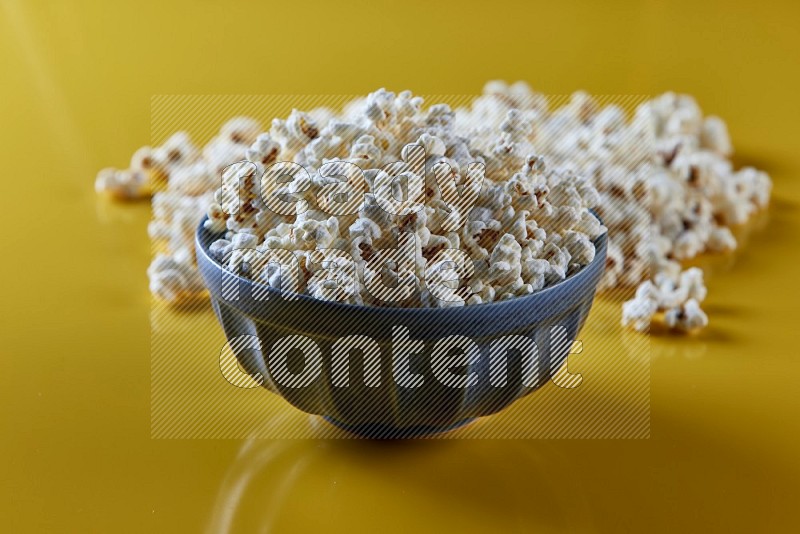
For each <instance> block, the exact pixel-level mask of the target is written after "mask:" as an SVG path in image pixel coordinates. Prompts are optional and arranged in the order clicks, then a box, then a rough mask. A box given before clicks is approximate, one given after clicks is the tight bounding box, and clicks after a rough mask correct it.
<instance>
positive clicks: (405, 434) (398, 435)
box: [322, 415, 475, 439]
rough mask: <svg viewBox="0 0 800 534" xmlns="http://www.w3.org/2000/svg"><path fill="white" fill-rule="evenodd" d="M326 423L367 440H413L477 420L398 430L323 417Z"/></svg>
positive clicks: (389, 426) (469, 419)
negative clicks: (352, 423) (353, 423)
mask: <svg viewBox="0 0 800 534" xmlns="http://www.w3.org/2000/svg"><path fill="white" fill-rule="evenodd" d="M322 418H323V419H324V420H325V421H327V422H328V423H330V424H332V425H333V426H335V427H337V428H341V429H342V430H344V431H346V432H349V433H350V434H354V435H356V436H358V437H361V438H367V439H411V438H421V437H427V436H431V435H433V434H440V433H442V432H448V431H450V430H455V429H456V428H460V427H462V426H464V425H466V424H467V423H470V422H472V421H474V420H475V418H474V417H468V418H466V419H462V420H461V421H458V422H456V423H453V424H452V425H445V426H426V425H421V426H411V427H406V428H398V427H394V426H391V425H381V424H375V423H367V424H360V425H351V424H349V423H342V422H341V421H337V420H336V419H334V418H333V417H328V416H327V415H325V416H323V417H322Z"/></svg>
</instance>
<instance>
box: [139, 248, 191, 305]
mask: <svg viewBox="0 0 800 534" xmlns="http://www.w3.org/2000/svg"><path fill="white" fill-rule="evenodd" d="M147 275H148V276H149V277H150V291H151V292H152V293H153V294H155V295H157V296H159V297H161V298H162V299H164V300H166V301H168V302H172V303H178V304H185V303H186V302H190V301H192V300H193V299H196V298H198V297H199V295H200V294H201V293H203V292H204V291H205V286H204V285H203V280H202V278H201V277H200V273H199V272H198V271H197V269H196V267H195V266H194V265H193V264H192V261H191V259H190V257H188V256H187V254H185V253H184V254H178V255H175V256H168V255H165V254H159V255H157V256H156V257H155V259H154V260H153V262H152V263H151V264H150V267H148V269H147Z"/></svg>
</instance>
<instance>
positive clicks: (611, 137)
mask: <svg viewBox="0 0 800 534" xmlns="http://www.w3.org/2000/svg"><path fill="white" fill-rule="evenodd" d="M408 145H410V146H408ZM414 146H421V147H423V148H424V150H425V160H424V163H423V169H424V170H422V171H420V169H417V168H414V167H413V166H412V164H411V161H410V160H409V152H408V151H409V150H413V149H412V148H411V147H414ZM730 153H731V144H730V140H729V138H728V134H727V129H726V126H725V123H724V122H722V121H721V120H720V119H719V118H716V117H704V116H703V114H702V112H701V111H700V109H699V107H698V106H697V104H696V103H695V101H694V100H693V99H692V98H691V97H688V96H683V95H675V94H671V93H667V94H665V95H662V96H660V97H658V98H656V99H654V100H650V101H648V102H645V103H644V104H642V105H640V106H639V107H638V108H637V110H636V113H635V115H634V116H633V117H632V118H631V119H630V120H629V119H628V118H627V116H626V114H625V111H624V110H623V109H622V108H620V107H618V106H614V105H608V106H601V105H600V104H599V103H598V102H597V101H596V100H594V99H593V98H591V97H590V96H588V95H587V94H585V93H580V92H579V93H575V94H574V95H573V96H572V98H571V100H570V102H569V103H568V104H566V105H564V106H561V107H558V108H556V109H554V110H551V109H549V103H548V99H547V98H546V97H545V96H544V95H541V94H537V93H534V92H533V91H531V90H530V88H529V87H528V86H527V85H525V84H523V83H515V84H513V85H510V86H509V85H506V84H505V83H502V82H490V83H489V84H487V86H486V87H485V89H484V94H483V95H482V96H480V97H478V98H477V99H476V100H475V101H474V102H473V103H472V105H471V106H470V107H468V108H460V109H456V110H452V109H451V108H450V107H448V106H447V105H445V104H435V105H432V106H429V107H427V109H424V108H423V101H422V99H421V98H419V97H414V96H413V95H412V94H411V93H410V92H402V93H399V94H394V93H391V92H388V91H385V90H379V91H377V92H375V93H372V94H370V95H369V96H367V97H366V98H361V99H356V100H355V101H353V102H351V103H350V104H348V105H347V106H345V109H344V110H343V111H342V112H341V113H340V114H337V113H335V112H333V111H332V110H329V109H325V108H320V109H315V110H312V111H310V112H308V113H303V112H300V111H293V112H292V114H291V115H290V116H289V117H288V118H287V119H285V120H280V119H276V120H274V121H273V123H272V126H271V128H270V129H269V132H268V133H262V129H261V126H260V124H259V123H258V122H257V121H254V120H253V119H248V118H236V119H233V120H231V121H229V122H228V123H226V124H225V125H223V127H222V129H221V131H220V133H219V135H218V136H217V137H215V138H214V139H213V140H212V141H211V142H210V143H209V144H208V145H206V146H205V147H204V148H203V150H202V151H200V150H198V149H197V148H196V147H194V145H192V143H191V141H190V139H189V138H188V135H187V134H185V133H178V134H175V135H174V136H173V137H171V138H170V139H169V140H168V141H167V142H166V143H164V145H163V146H161V147H157V148H153V149H151V148H143V149H140V150H139V151H137V153H136V154H135V155H134V157H133V159H132V161H131V166H130V168H129V169H127V170H115V169H106V170H104V171H101V172H100V174H99V175H98V179H97V183H96V186H97V190H98V192H102V193H106V194H109V195H110V196H112V197H114V198H120V199H131V198H139V197H146V196H148V195H150V194H153V212H154V220H153V222H152V223H151V225H150V228H149V232H150V235H151V237H152V238H153V239H154V240H159V241H160V242H162V243H164V247H165V252H164V253H162V254H159V255H157V256H156V258H155V259H154V261H153V264H152V265H151V267H150V269H149V271H148V272H149V275H150V281H151V290H152V291H153V293H155V294H157V295H158V296H160V297H162V298H164V299H166V300H168V301H170V302H175V303H181V302H186V301H189V300H192V299H195V298H198V297H199V296H201V295H202V293H203V289H202V283H201V281H200V278H199V275H198V273H197V269H196V266H195V265H194V260H193V257H194V255H193V252H192V246H193V234H194V229H195V225H196V224H197V222H198V221H199V220H200V218H201V217H202V215H203V213H206V212H207V213H208V216H209V220H208V222H207V224H208V227H209V229H210V230H212V231H218V232H220V233H223V232H224V236H223V238H222V239H220V240H219V241H217V242H216V243H214V244H213V245H212V247H211V253H212V254H214V255H215V256H216V257H217V258H218V260H219V261H221V262H223V263H225V264H226V265H227V266H228V268H231V269H239V268H240V266H241V265H242V264H247V265H256V262H255V261H254V259H255V258H254V254H256V253H257V252H264V251H273V252H274V251H276V250H289V251H291V252H292V253H293V254H294V255H295V256H296V257H297V258H298V260H299V263H300V267H301V269H300V273H299V277H300V278H301V279H302V280H299V281H298V280H292V281H291V282H292V283H295V282H303V283H305V287H306V292H307V293H309V294H311V295H313V296H314V297H317V298H322V299H336V300H344V301H346V302H351V303H359V304H372V305H377V304H378V303H377V302H376V301H375V299H373V298H372V296H371V294H370V291H368V290H367V287H368V286H369V285H370V281H371V280H372V281H374V280H375V279H376V278H379V277H380V276H382V274H381V273H380V272H373V271H371V270H370V268H369V262H368V260H369V258H370V257H372V256H374V255H375V254H377V253H378V251H379V250H381V249H388V248H394V247H397V246H398V245H397V244H398V243H399V241H400V239H399V237H400V236H401V235H404V234H402V233H401V232H411V233H413V235H414V236H415V240H414V246H415V247H416V251H415V252H416V254H415V258H416V265H415V266H413V267H412V268H410V269H402V268H400V267H398V268H397V269H396V270H395V272H392V273H391V276H392V277H394V278H395V279H397V280H400V279H403V280H408V279H413V280H412V282H413V284H414V285H415V287H416V289H417V291H416V294H415V297H414V299H411V300H409V301H406V302H404V303H403V305H406V306H445V305H446V306H451V305H465V304H478V303H482V302H492V301H495V300H499V299H506V298H513V297H515V296H518V295H524V294H528V293H532V292H535V291H538V290H540V289H542V288H544V287H546V286H548V285H551V284H554V283H557V282H558V281H560V280H563V279H564V278H565V277H567V276H569V275H571V274H573V273H575V272H577V271H578V270H580V269H581V268H582V267H584V266H585V265H587V264H588V263H590V262H591V261H592V260H593V259H594V254H595V250H594V246H593V244H592V239H594V238H595V237H597V236H598V235H600V234H601V233H603V232H605V231H606V227H604V226H602V225H601V224H600V223H599V221H598V220H597V219H596V218H595V217H594V216H592V215H591V213H589V209H590V208H594V209H595V211H596V212H597V213H598V214H599V215H600V216H601V218H602V219H603V222H604V224H605V225H606V226H607V228H608V232H609V247H608V257H607V266H606V275H605V278H604V280H603V282H602V287H603V288H605V289H609V288H617V287H624V286H636V285H638V286H639V287H638V289H637V290H636V293H635V297H634V298H633V299H632V300H630V301H628V302H626V303H625V304H624V305H623V310H622V313H623V317H622V323H623V325H625V326H628V327H631V328H634V329H636V330H640V331H646V330H647V329H648V328H649V326H650V323H651V322H652V321H653V320H660V321H661V322H663V323H664V324H665V325H666V326H667V327H668V328H670V329H675V330H685V331H690V330H695V329H697V328H701V327H703V326H705V325H706V324H707V317H706V316H705V314H704V313H703V311H702V310H701V309H700V306H699V303H700V302H701V301H702V300H703V299H704V297H705V294H706V290H705V286H704V284H703V276H702V271H701V270H699V269H697V268H693V269H688V270H686V271H683V272H682V267H681V262H682V261H684V260H688V259H690V258H692V257H694V256H696V255H698V254H700V253H703V252H706V251H710V252H718V251H727V250H732V249H734V248H735V247H736V240H735V238H734V237H733V234H732V233H731V231H730V227H731V226H732V225H737V224H741V223H744V222H746V221H747V219H748V218H749V217H750V216H751V215H752V214H753V213H754V212H755V211H757V210H759V209H761V208H763V207H765V206H766V205H767V203H768V201H769V195H770V189H771V182H770V180H769V178H768V176H767V175H766V174H764V173H762V172H760V171H757V170H755V169H752V168H745V169H741V170H738V171H736V170H734V169H733V167H732V165H731V163H730V161H729V160H728V156H729V155H730ZM242 160H248V161H249V162H252V163H249V164H237V165H231V164H233V163H235V162H239V161H242ZM401 160H402V161H401ZM275 162H291V163H288V164H284V165H285V166H284V167H283V168H282V173H281V174H284V175H285V174H291V175H292V178H293V179H292V180H291V181H290V182H288V183H281V181H280V180H277V181H276V180H271V181H269V183H272V184H274V185H273V186H272V189H270V190H269V191H266V190H265V191H261V181H260V178H261V175H262V173H263V172H264V171H265V169H268V168H272V167H271V166H272V165H273V163H275ZM348 162H349V163H355V164H356V165H358V167H360V168H361V169H362V170H363V171H364V173H363V178H364V180H365V181H366V184H363V185H364V189H365V190H366V191H367V192H368V193H367V195H365V197H364V199H365V202H364V203H363V205H362V206H361V207H360V209H358V211H357V212H355V213H352V214H346V215H331V214H329V213H327V212H328V211H330V210H327V209H323V208H325V206H321V205H320V202H321V200H320V199H324V198H325V196H324V195H322V196H320V194H319V193H320V192H321V191H323V190H326V189H327V188H330V187H331V186H332V184H335V182H336V181H337V178H335V177H334V176H335V175H334V174H330V173H320V169H322V168H323V167H324V166H326V165H328V166H330V165H334V166H335V165H341V166H342V167H341V168H342V169H344V168H345V167H344V164H345V163H348ZM397 162H400V163H397ZM474 162H479V163H480V164H482V165H483V169H484V171H485V177H484V178H483V180H482V183H481V184H480V190H479V192H478V191H477V190H476V191H475V195H476V198H474V207H472V208H471V209H470V210H464V209H463V207H462V206H461V205H456V204H455V201H454V198H455V196H454V193H453V192H454V191H455V190H456V188H458V189H459V190H462V191H463V192H462V193H458V195H461V196H462V198H463V197H467V196H469V194H468V189H469V187H470V184H472V183H475V182H476V181H474V180H473V178H474V176H472V173H474V172H475V171H476V167H475V166H474ZM302 169H305V170H307V174H306V173H304V172H301V171H302ZM323 174H324V176H323ZM339 174H340V175H342V174H344V172H340V173H339ZM390 175H391V176H390ZM397 175H400V176H403V177H404V178H405V180H406V181H407V184H408V187H407V189H408V193H407V197H408V199H405V200H402V201H399V199H400V197H402V192H399V194H396V195H395V197H396V198H397V199H398V203H397V204H398V205H397V206H394V207H395V208H398V209H394V210H389V211H390V212H393V213H396V215H392V214H391V213H390V212H387V211H386V210H385V206H384V205H382V199H383V198H386V195H379V194H378V195H376V194H375V193H376V192H379V191H381V190H384V191H385V188H390V189H391V188H396V187H397V185H396V184H397V181H393V178H394V176H397ZM431 176H435V177H436V179H431V178H430V177H431ZM276 177H277V175H276ZM354 179H355V178H354ZM220 181H222V185H223V187H222V188H220V189H218V190H216V191H215V188H217V187H219V185H220ZM382 188H383V189H382ZM415 188H419V189H420V198H421V204H422V206H423V207H422V209H413V208H412V206H414V205H415V204H414V203H413V202H411V199H412V198H413V197H414V196H415V195H414V194H413V193H412V191H414V190H415ZM262 193H263V194H262ZM272 194H277V195H278V196H281V197H282V198H290V197H291V198H293V199H295V200H299V201H300V202H298V203H297V206H298V209H297V210H296V211H294V212H287V211H285V210H283V211H281V210H276V209H275V206H274V205H272V204H268V202H269V197H270V196H271V195H272ZM390 196H391V195H390ZM458 208H462V212H460V211H459V209H458ZM459 223H462V224H459ZM321 249H337V250H341V251H342V257H343V258H344V257H348V258H349V257H351V255H352V258H355V260H356V269H357V271H358V273H357V274H358V276H355V273H347V272H346V271H345V270H343V269H331V268H324V269H323V268H321V255H320V251H321ZM452 250H461V251H464V252H466V253H467V255H468V256H469V258H470V259H471V260H472V261H471V262H468V263H467V264H466V265H465V264H461V265H459V266H458V271H459V274H460V275H462V276H465V277H466V276H468V277H469V279H468V283H465V284H461V286H460V287H459V286H458V285H457V284H456V285H451V286H447V285H446V284H445V286H442V285H439V288H440V289H441V287H449V289H447V290H446V291H445V293H446V294H444V295H440V294H436V295H432V294H431V293H430V291H429V290H428V288H427V284H425V281H424V280H421V279H420V278H419V276H418V273H419V272H428V273H433V275H432V276H433V277H434V278H435V277H436V276H439V275H437V274H436V273H438V272H440V271H439V270H438V269H437V268H440V269H441V270H442V271H443V270H444V267H445V264H448V265H451V262H452V261H453V260H456V258H454V257H451V256H449V255H448V251H452ZM341 265H344V262H342V264H341ZM248 275H249V276H252V277H253V278H257V279H260V280H263V281H265V282H267V283H270V284H271V285H273V286H276V285H281V282H283V283H284V284H285V283H286V280H283V281H280V280H278V276H277V275H278V273H277V272H276V269H275V268H274V265H273V266H267V267H264V268H263V269H256V270H254V271H253V270H251V271H250V272H249V273H248ZM442 276H443V275H442ZM352 280H356V282H355V283H350V282H351V281H352ZM344 282H347V283H344ZM292 287H294V286H292Z"/></svg>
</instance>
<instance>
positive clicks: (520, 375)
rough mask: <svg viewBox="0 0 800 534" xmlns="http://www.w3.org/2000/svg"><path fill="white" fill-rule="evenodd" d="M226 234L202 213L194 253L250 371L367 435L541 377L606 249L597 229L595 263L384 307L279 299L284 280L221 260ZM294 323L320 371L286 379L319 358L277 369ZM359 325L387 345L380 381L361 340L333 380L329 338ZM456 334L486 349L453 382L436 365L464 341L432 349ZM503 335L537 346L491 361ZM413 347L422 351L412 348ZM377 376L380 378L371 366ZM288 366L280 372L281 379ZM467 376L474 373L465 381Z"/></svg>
mask: <svg viewBox="0 0 800 534" xmlns="http://www.w3.org/2000/svg"><path fill="white" fill-rule="evenodd" d="M219 237H220V236H219V235H218V234H213V233H210V232H208V231H207V230H206V229H205V228H204V227H203V224H202V223H201V224H200V226H199V227H198V229H197V235H196V249H197V262H198V265H199V268H200V272H201V274H202V276H203V279H204V281H205V284H206V286H207V287H208V290H209V292H210V295H211V304H212V306H213V308H214V312H215V313H216V315H217V318H218V319H219V322H220V323H221V324H222V327H223V329H224V330H225V335H226V336H227V338H228V340H229V341H230V342H231V343H230V344H231V346H232V347H233V349H234V352H235V353H236V356H237V358H238V360H239V363H240V364H241V366H242V367H243V368H244V369H245V370H246V371H247V372H249V373H251V374H253V375H254V376H255V375H256V374H258V375H260V377H261V378H262V379H263V385H264V386H265V387H266V388H267V389H269V390H270V391H272V392H274V393H277V394H279V395H281V396H283V397H284V398H285V399H286V400H287V401H288V402H289V403H291V404H292V405H294V406H296V407H297V408H299V409H300V410H303V411H305V412H308V413H311V414H319V415H323V416H325V418H326V419H327V420H328V421H330V422H332V423H334V424H335V425H337V426H339V427H342V428H344V429H346V430H348V431H350V432H352V433H356V434H359V435H362V436H366V437H371V438H399V437H409V436H415V435H423V434H429V433H434V432H440V431H443V430H448V429H451V428H455V427H457V426H459V425H461V424H464V423H465V422H467V421H469V420H471V419H473V418H475V417H480V416H485V415H489V414H492V413H496V412H498V411H500V410H502V409H503V408H505V407H506V406H508V405H510V404H511V403H513V402H514V401H515V400H517V399H519V398H521V397H523V396H525V395H527V394H529V393H531V392H533V391H535V390H537V389H538V388H540V387H541V386H543V385H544V384H546V383H547V381H549V380H550V378H551V377H552V376H553V375H554V374H555V372H556V371H557V370H558V369H559V368H560V367H561V366H562V365H563V363H564V362H565V361H566V357H567V354H568V352H569V349H570V347H571V345H572V342H573V341H574V340H575V337H576V335H577V334H578V331H579V330H580V328H581V326H583V323H584V321H585V320H586V316H587V315H588V314H589V310H590V309H591V307H592V302H593V300H594V295H595V289H596V287H597V284H598V282H599V281H600V278H601V276H602V274H603V270H604V267H605V260H606V236H605V235H603V236H601V237H599V238H597V240H596V241H595V246H596V249H597V253H596V255H595V259H594V261H593V262H592V263H591V264H589V265H588V266H586V267H585V268H583V269H582V270H580V271H579V272H578V273H576V274H574V275H573V276H570V277H569V278H567V279H566V280H564V281H563V282H560V283H558V284H556V285H554V286H551V287H549V288H547V289H544V290H542V291H539V292H538V293H533V294H531V295H528V296H524V297H518V298H515V299H510V300H505V301H499V302H494V303H489V304H480V305H474V306H465V307H459V308H387V307H373V306H357V305H352V304H344V303H338V302H329V301H323V300H318V299H315V298H312V297H309V296H306V295H297V296H295V298H294V299H293V300H287V299H284V298H282V297H281V296H280V294H279V292H277V291H273V290H272V289H271V288H269V287H266V286H264V285H262V284H259V283H256V282H253V281H251V280H248V279H246V278H243V277H241V276H238V275H237V274H234V273H232V272H230V271H228V270H226V269H225V268H223V267H222V266H221V265H220V264H219V263H217V261H215V260H214V259H213V258H212V257H211V256H210V255H209V252H208V247H209V245H210V244H211V243H213V242H214V241H215V240H216V239H218V238H219ZM231 288H235V290H236V294H237V298H236V299H232V298H230V295H231V292H230V291H231ZM265 296H266V297H267V298H266V299H265V298H264V297H265ZM559 327H560V328H559ZM393 328H394V329H395V332H398V331H402V330H401V329H402V328H405V329H406V332H407V334H408V336H409V338H410V339H412V340H420V341H422V342H424V348H421V347H420V344H417V346H416V347H414V348H413V349H408V350H406V351H405V352H404V351H403V350H402V345H401V344H400V342H399V339H397V338H396V339H395V340H394V343H393V341H392V336H393ZM298 335H301V336H305V337H306V338H308V339H310V340H312V341H313V342H314V343H316V345H317V347H318V348H319V351H318V352H317V353H316V356H314V358H316V361H317V363H319V364H320V365H321V367H320V368H318V374H317V375H316V379H315V380H314V381H313V382H310V383H304V385H303V386H302V387H298V383H287V381H286V380H285V377H286V376H288V375H286V373H287V372H289V373H297V375H295V376H300V375H302V374H303V373H304V372H305V371H306V370H308V368H306V367H305V366H306V365H312V366H313V362H312V363H311V364H309V361H312V360H313V359H312V360H309V359H307V356H306V355H305V354H304V353H303V352H302V350H282V351H280V352H281V354H282V358H281V363H280V366H281V367H280V368H279V369H280V371H279V372H277V373H276V367H275V366H276V365H278V363H276V361H277V360H278V358H270V354H275V353H276V352H275V351H274V350H273V349H274V348H276V347H279V346H283V347H285V346H286V345H285V344H283V345H281V343H279V344H278V345H276V344H275V343H276V341H278V340H281V338H286V336H298ZM353 335H361V336H367V337H368V338H370V339H371V340H374V341H375V342H376V343H377V347H379V348H380V352H379V362H380V376H379V379H378V380H379V385H377V386H376V384H375V382H374V381H373V382H372V383H369V385H367V383H366V382H368V380H367V379H366V377H365V372H364V371H365V367H367V365H366V364H365V362H367V361H370V360H369V359H368V358H367V357H365V355H364V354H363V353H362V352H361V351H359V350H352V351H350V354H349V360H347V361H349V367H348V368H347V371H349V373H345V374H346V376H349V380H348V385H347V386H346V387H343V386H342V382H341V381H337V380H341V377H342V369H341V366H340V365H337V366H334V365H333V362H334V361H340V360H336V359H334V358H333V357H332V355H331V354H332V352H331V351H332V347H333V344H334V343H335V342H336V341H337V340H339V339H341V338H344V337H346V336H353ZM241 336H256V337H257V338H258V340H259V341H260V347H261V350H251V349H241V350H237V347H240V346H244V345H242V344H241V343H233V340H235V339H242V338H241ZM449 336H464V337H466V338H469V340H472V342H474V343H475V344H476V345H477V347H478V348H479V349H480V353H479V354H477V353H475V352H474V347H475V345H470V346H472V347H473V355H474V357H473V358H471V359H470V361H469V363H468V364H466V365H462V366H461V367H454V368H452V369H451V371H452V372H453V374H452V375H448V376H450V377H457V376H459V373H460V375H461V376H462V377H463V378H462V379H461V380H459V379H458V378H452V380H455V381H456V382H458V385H457V386H456V387H454V382H453V381H451V379H446V380H440V378H441V377H442V374H441V373H442V366H441V365H440V366H438V367H436V368H432V364H433V363H435V362H439V363H440V364H441V363H442V358H444V357H445V356H446V355H448V354H458V353H459V352H460V351H458V350H449V351H448V350H438V351H436V348H438V349H443V348H444V347H445V345H446V343H447V340H446V339H445V338H448V337H449ZM505 336H525V338H527V339H528V340H532V341H533V342H534V343H535V350H536V353H535V354H534V357H531V354H532V350H530V347H529V346H528V345H526V346H525V350H513V349H512V350H508V351H505V350H495V353H496V354H503V353H504V354H505V364H506V365H505V372H504V375H503V374H497V373H498V372H499V370H502V367H500V366H497V367H495V363H497V362H499V361H500V360H498V359H497V358H495V359H494V360H492V358H490V345H491V344H492V342H495V349H497V344H498V343H500V342H499V341H498V340H500V339H501V338H504V337H505ZM249 339H253V338H249ZM292 339H294V340H297V339H298V338H292ZM449 339H451V340H452V338H449ZM506 339H507V340H516V341H520V339H521V338H512V337H509V338H506ZM462 341H463V340H462ZM437 342H440V343H439V345H436V344H437ZM465 343H469V342H468V341H465ZM522 346H523V345H519V346H518V349H519V347H522ZM412 351H414V352H415V353H414V354H410V355H409V354H408V353H410V352H412ZM311 352H314V351H313V350H312V351H311ZM434 352H435V354H436V356H434ZM398 357H401V358H405V361H406V362H407V367H406V368H404V369H405V371H406V372H407V373H406V374H402V375H396V374H395V373H394V367H393V365H394V364H396V363H397V362H398V361H400V360H398ZM373 358H374V353H373ZM273 360H275V361H273ZM493 361H494V363H493ZM531 362H533V364H532V363H531ZM369 369H374V368H373V367H369ZM437 370H438V372H437ZM334 373H338V374H334ZM408 373H412V374H413V376H414V377H416V378H414V379H413V380H414V381H415V383H414V384H413V385H414V386H415V387H410V386H411V385H412V384H411V383H410V382H404V379H408V377H409V376H410V375H409V374H408ZM313 376H314V375H313V373H311V374H309V375H306V377H313ZM370 376H371V377H372V378H373V380H374V379H375V375H374V374H372V375H370ZM398 376H399V377H401V378H400V379H399V380H398V379H397V378H396V377H398ZM503 376H504V377H505V381H503V380H502V377H503ZM281 377H283V378H284V379H282V380H278V378H281ZM337 377H338V378H337ZM403 377H405V378H403ZM466 377H471V378H470V379H469V381H468V382H467V380H466ZM420 379H422V380H420ZM467 383H468V385H467Z"/></svg>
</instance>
